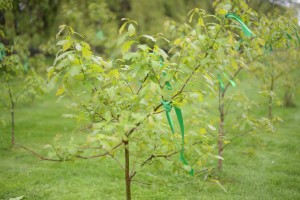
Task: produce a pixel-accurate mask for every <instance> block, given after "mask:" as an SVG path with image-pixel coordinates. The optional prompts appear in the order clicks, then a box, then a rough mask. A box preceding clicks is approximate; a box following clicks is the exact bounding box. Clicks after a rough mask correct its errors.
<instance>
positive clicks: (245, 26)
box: [225, 13, 255, 37]
mask: <svg viewBox="0 0 300 200" xmlns="http://www.w3.org/2000/svg"><path fill="white" fill-rule="evenodd" d="M225 18H232V19H234V20H236V21H237V22H239V23H240V25H241V28H242V30H243V32H244V34H245V35H246V36H247V37H251V36H255V35H254V34H253V33H252V31H251V30H250V29H249V28H248V26H247V25H246V24H245V23H244V22H243V20H242V19H241V18H240V17H239V16H238V15H236V14H234V13H227V14H226V15H225Z"/></svg>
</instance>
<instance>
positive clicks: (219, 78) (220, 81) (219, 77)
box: [217, 74, 225, 92]
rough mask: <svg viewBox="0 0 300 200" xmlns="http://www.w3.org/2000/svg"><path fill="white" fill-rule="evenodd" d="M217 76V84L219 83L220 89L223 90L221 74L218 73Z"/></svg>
mask: <svg viewBox="0 0 300 200" xmlns="http://www.w3.org/2000/svg"><path fill="white" fill-rule="evenodd" d="M217 78H218V80H219V84H220V88H221V91H222V92H224V91H225V86H224V83H223V81H222V78H221V75H220V74H218V76H217Z"/></svg>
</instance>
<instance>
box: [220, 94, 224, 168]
mask: <svg viewBox="0 0 300 200" xmlns="http://www.w3.org/2000/svg"><path fill="white" fill-rule="evenodd" d="M220 89H221V88H220ZM224 96H225V91H221V90H220V91H219V112H220V124H219V133H218V155H219V156H220V157H223V138H224V120H225V115H224ZM222 165H223V160H222V159H219V160H218V170H219V171H221V170H222Z"/></svg>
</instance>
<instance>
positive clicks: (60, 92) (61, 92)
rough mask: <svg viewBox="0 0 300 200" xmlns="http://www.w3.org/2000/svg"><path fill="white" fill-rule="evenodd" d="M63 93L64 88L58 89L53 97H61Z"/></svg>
mask: <svg viewBox="0 0 300 200" xmlns="http://www.w3.org/2000/svg"><path fill="white" fill-rule="evenodd" d="M64 92H65V88H64V87H60V88H58V89H57V91H56V94H55V95H56V96H60V95H62V94H63V93H64Z"/></svg>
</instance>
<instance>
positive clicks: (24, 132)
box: [0, 95, 300, 200]
mask: <svg viewBox="0 0 300 200" xmlns="http://www.w3.org/2000/svg"><path fill="white" fill-rule="evenodd" d="M55 101H56V100H55V97H54V95H46V96H44V97H43V98H42V99H41V100H39V101H37V102H36V103H35V104H33V105H23V106H20V107H18V108H17V111H16V141H17V142H19V143H21V144H24V145H26V146H29V147H31V148H33V149H35V150H37V151H39V152H41V153H45V152H46V150H43V149H42V145H43V144H47V143H50V142H51V141H53V138H54V136H55V135H56V134H61V135H63V137H65V138H69V137H71V135H74V134H79V133H72V131H73V130H74V128H76V124H75V123H74V121H72V120H69V119H63V118H61V115H62V114H63V113H64V111H65V108H64V105H63V104H62V103H55ZM261 112H262V111H261ZM274 113H276V114H278V115H280V116H281V117H282V118H283V120H284V123H282V124H281V126H280V127H279V129H278V131H277V132H276V133H275V134H267V133H263V134H261V135H258V139H256V140H253V139H251V138H249V137H244V138H241V139H238V140H236V141H235V142H234V144H233V145H230V146H228V148H226V150H225V156H224V159H225V160H224V171H223V172H222V174H220V178H219V180H220V182H221V183H222V185H223V186H224V187H225V188H226V190H227V192H224V191H223V190H222V189H221V188H220V187H219V186H217V185H216V184H215V183H212V182H203V180H202V178H199V177H191V176H189V175H174V174H173V173H172V170H171V169H161V170H159V171H156V170H154V169H152V168H151V166H149V167H147V168H146V169H145V173H141V174H138V175H137V179H139V180H143V181H145V182H152V183H155V184H151V185H144V184H141V183H137V182H133V185H132V192H133V194H132V196H133V199H209V200H213V199H228V200H233V199H243V200H244V199H253V200H258V199H264V200H265V199H272V200H273V199H280V200H283V199H284V200H285V199H300V148H299V144H300V132H299V127H300V125H299V122H300V108H299V107H298V108H293V109H288V108H280V107H278V108H275V110H274ZM264 114H266V113H264ZM1 117H2V118H6V119H9V115H7V114H6V113H3V112H2V113H1ZM9 131H10V127H9V124H8V125H7V126H6V127H5V128H2V127H1V129H0V138H1V139H0V157H1V161H0V199H5V200H6V199H10V198H13V197H18V196H24V198H23V199H39V200H40V199H63V200H74V199H99V200H102V199H125V185H124V179H123V176H124V175H123V172H122V171H121V170H120V169H119V168H118V167H117V166H116V164H115V162H114V161H113V160H112V159H109V158H107V159H106V160H105V162H103V160H102V159H92V160H76V161H73V162H62V163H61V162H48V161H41V160H39V159H38V158H36V157H34V156H33V155H32V154H30V153H29V152H26V151H24V150H23V149H20V148H17V147H15V148H11V146H10V132H9ZM249 140H251V141H249ZM252 140H253V141H252ZM249 149H253V150H254V152H255V153H254V154H253V155H252V156H249V153H248V151H249ZM148 172H149V173H148Z"/></svg>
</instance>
